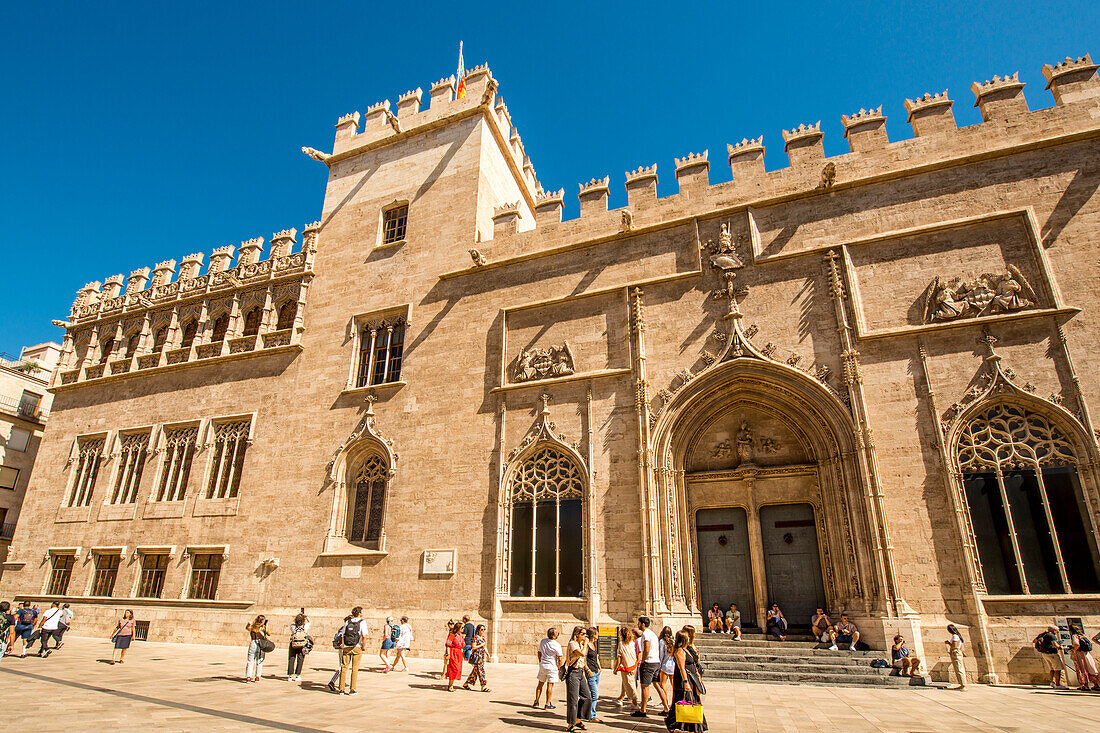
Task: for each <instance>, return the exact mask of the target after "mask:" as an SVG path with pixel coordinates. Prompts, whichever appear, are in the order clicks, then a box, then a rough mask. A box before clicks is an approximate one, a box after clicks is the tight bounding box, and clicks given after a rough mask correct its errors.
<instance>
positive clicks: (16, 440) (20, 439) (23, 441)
mask: <svg viewBox="0 0 1100 733" xmlns="http://www.w3.org/2000/svg"><path fill="white" fill-rule="evenodd" d="M30 442H31V431H29V430H24V429H23V428H17V427H12V429H11V435H10V436H8V443H7V447H8V448H10V449H12V450H17V451H20V452H22V451H26V450H27V444H28V443H30Z"/></svg>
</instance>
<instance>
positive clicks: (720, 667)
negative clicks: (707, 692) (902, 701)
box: [704, 661, 891, 677]
mask: <svg viewBox="0 0 1100 733" xmlns="http://www.w3.org/2000/svg"><path fill="white" fill-rule="evenodd" d="M704 667H705V668H706V674H707V675H710V673H711V671H714V672H719V671H733V672H781V673H795V672H798V673H802V672H814V673H821V674H835V675H844V676H849V677H851V676H856V677H859V676H862V675H866V674H875V675H880V676H882V675H884V674H888V673H889V672H890V671H891V670H889V669H875V668H874V667H872V666H871V665H870V664H869V663H867V664H858V665H857V664H830V663H828V662H827V661H826V662H820V663H815V662H808V661H798V662H790V663H784V664H775V663H774V662H743V661H737V662H707V663H705V664H704Z"/></svg>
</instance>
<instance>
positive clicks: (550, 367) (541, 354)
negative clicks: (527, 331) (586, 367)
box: [513, 342, 575, 382]
mask: <svg viewBox="0 0 1100 733" xmlns="http://www.w3.org/2000/svg"><path fill="white" fill-rule="evenodd" d="M574 369H575V367H574V365H573V352H572V351H570V349H569V343H568V342H564V343H562V345H561V346H549V347H547V348H545V349H539V348H532V349H524V350H523V351H521V352H519V358H517V359H516V369H515V372H514V374H513V377H514V380H515V381H516V382H530V381H533V380H536V379H549V378H551V377H565V376H568V375H570V374H572V373H573V371H574Z"/></svg>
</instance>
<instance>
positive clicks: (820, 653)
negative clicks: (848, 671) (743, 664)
mask: <svg viewBox="0 0 1100 733" xmlns="http://www.w3.org/2000/svg"><path fill="white" fill-rule="evenodd" d="M698 652H699V656H700V657H702V658H703V659H708V658H711V657H714V656H724V655H734V656H745V655H768V656H775V657H855V658H857V659H886V654H885V653H884V652H879V651H855V652H851V651H848V650H847V649H838V650H837V651H835V652H834V651H833V650H832V649H829V648H827V647H821V648H815V647H784V646H771V647H769V646H736V645H731V646H723V647H712V648H710V649H699V650H698Z"/></svg>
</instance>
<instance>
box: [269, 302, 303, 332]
mask: <svg viewBox="0 0 1100 733" xmlns="http://www.w3.org/2000/svg"><path fill="white" fill-rule="evenodd" d="M297 315H298V303H297V301H294V300H290V301H287V302H286V303H283V304H282V306H280V307H279V320H278V322H277V323H276V324H275V330H276V331H282V330H283V329H286V328H290V327H291V326H293V325H294V319H295V318H296V317H297Z"/></svg>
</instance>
